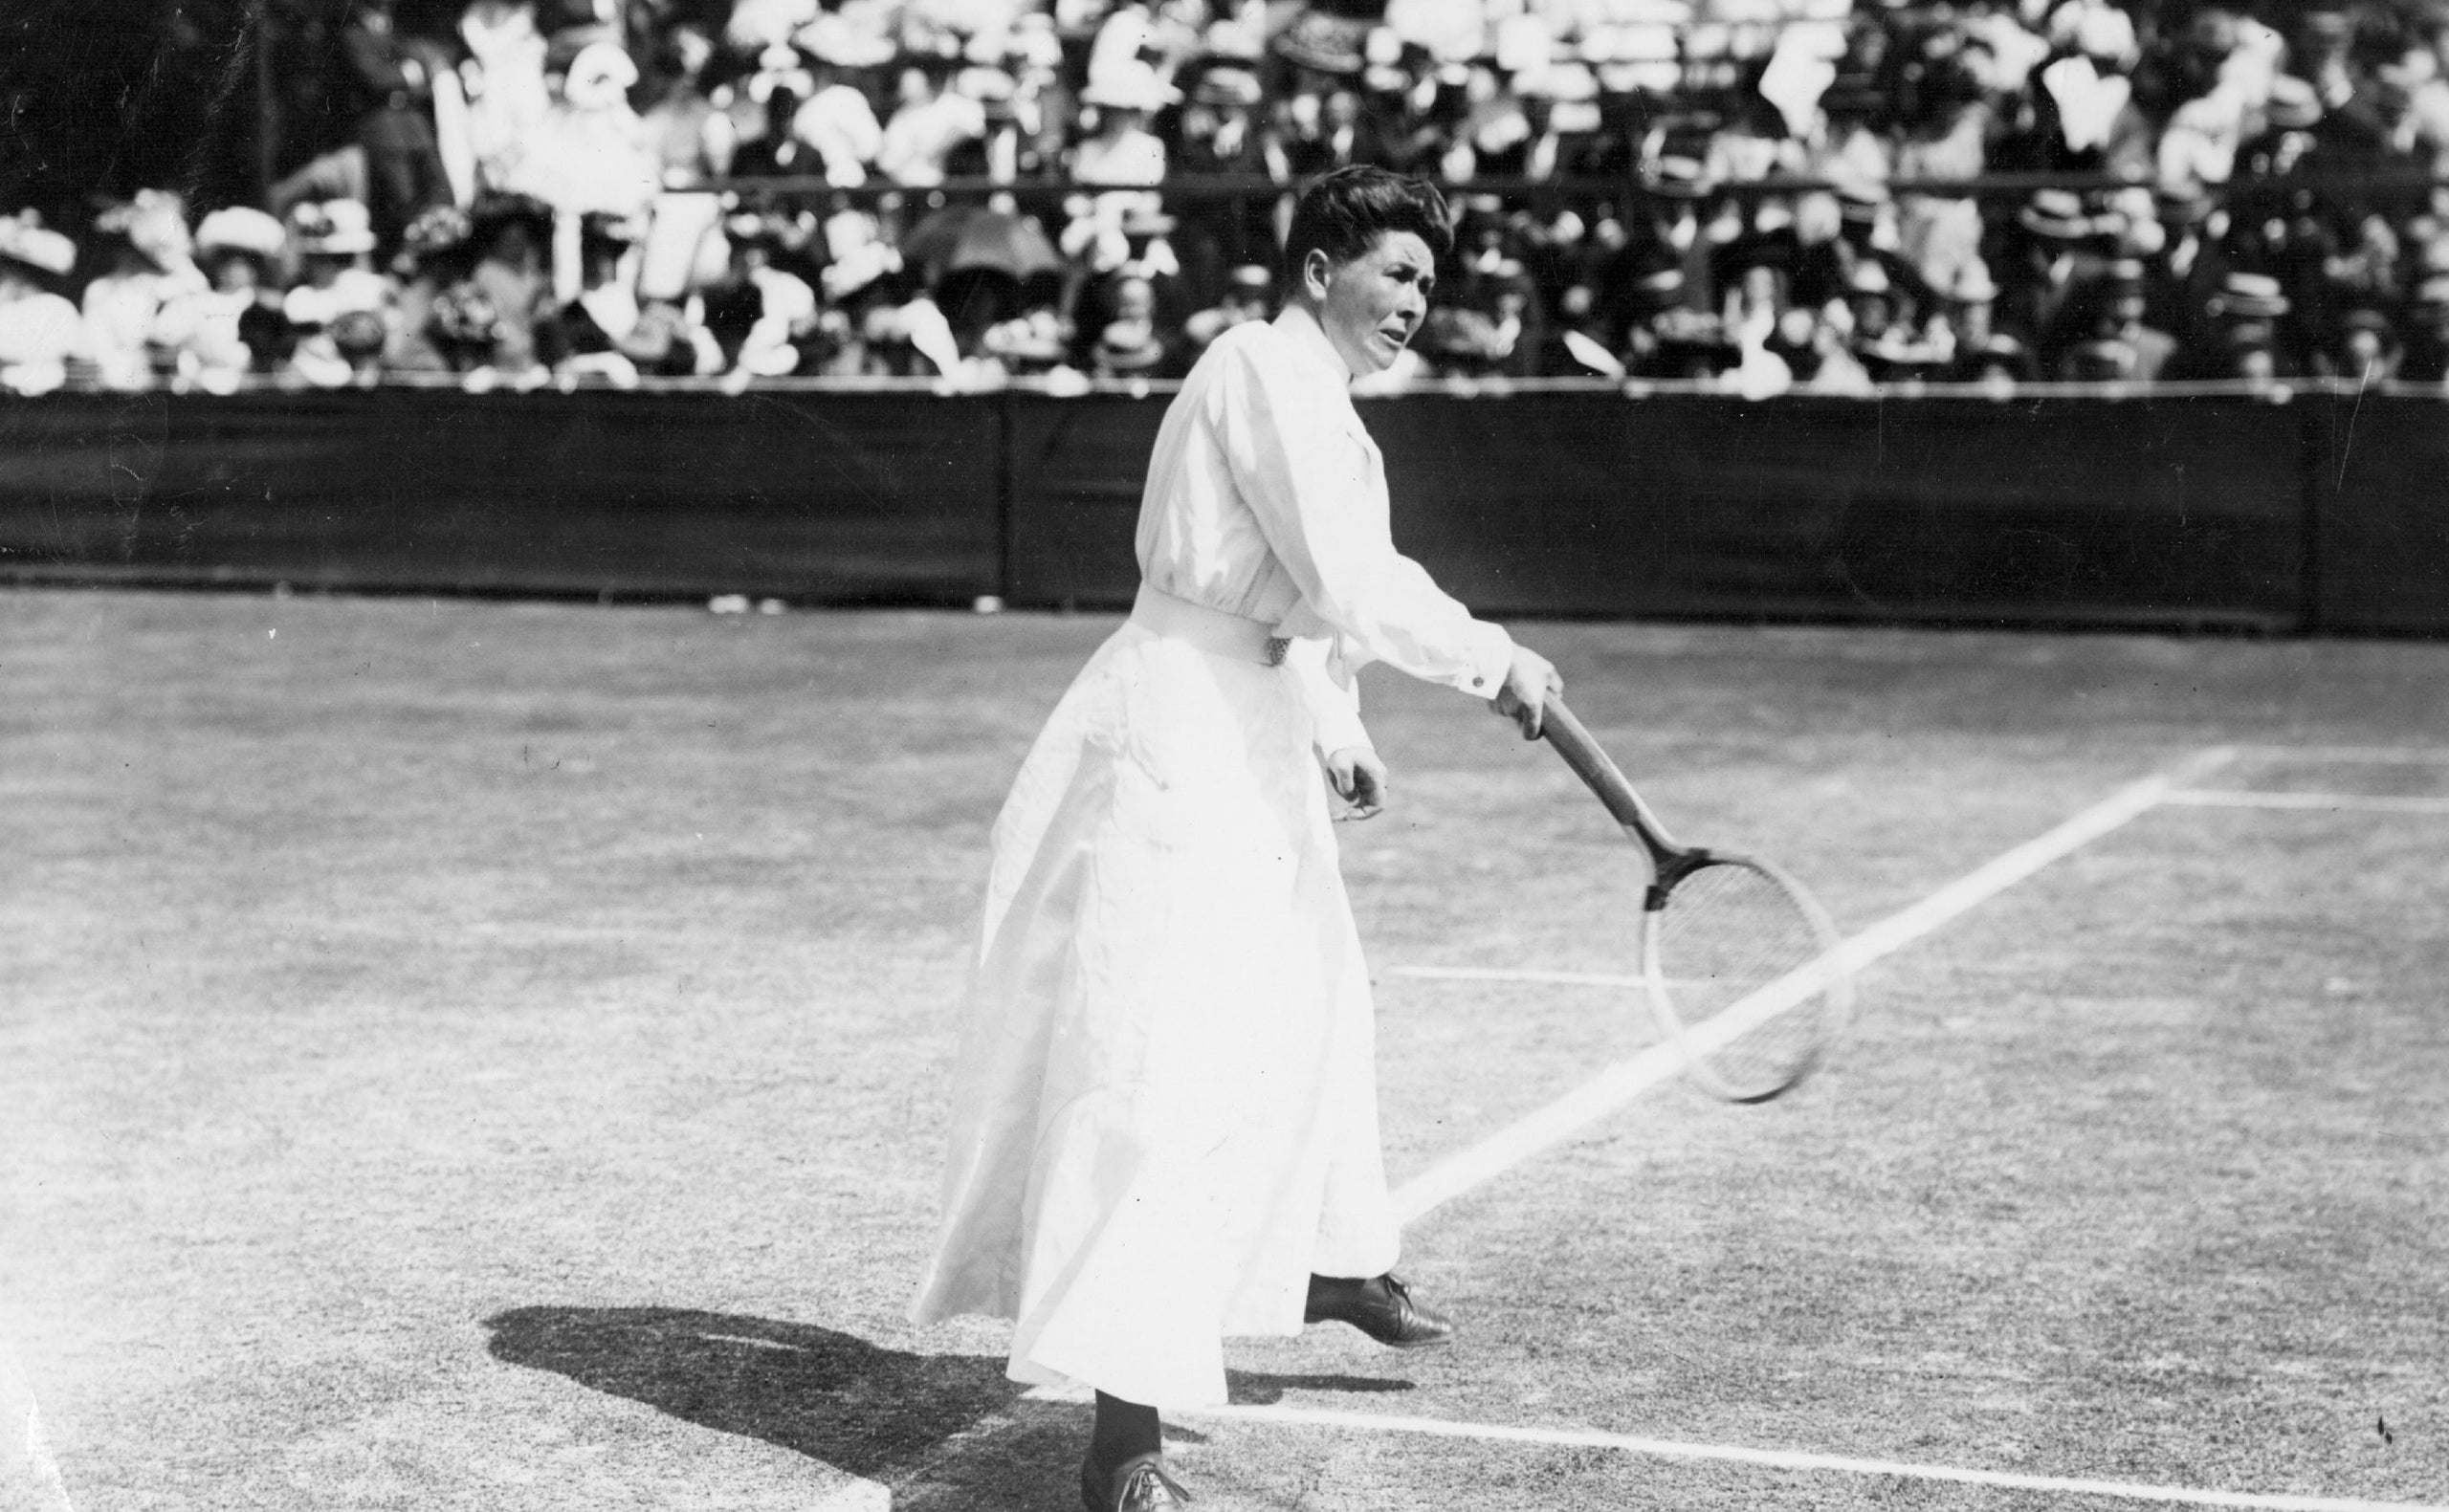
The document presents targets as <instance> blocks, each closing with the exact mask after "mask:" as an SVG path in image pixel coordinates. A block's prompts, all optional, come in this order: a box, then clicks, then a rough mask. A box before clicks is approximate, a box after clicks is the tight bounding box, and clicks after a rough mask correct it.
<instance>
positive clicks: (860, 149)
mask: <svg viewBox="0 0 2449 1512" xmlns="http://www.w3.org/2000/svg"><path fill="white" fill-rule="evenodd" d="M1047 3H1048V0H840V3H838V4H829V5H825V6H821V5H820V4H819V3H818V0H729V3H724V0H709V4H706V5H699V6H696V7H694V8H693V7H692V6H690V5H688V4H685V3H684V0H629V3H628V4H626V6H625V5H624V4H623V3H621V0H472V3H470V4H468V5H467V6H466V8H465V10H464V11H461V12H459V13H458V14H457V16H456V19H455V24H452V25H450V26H447V27H434V28H430V29H428V30H426V31H424V32H419V31H418V30H415V29H413V28H411V27H409V26H408V25H406V24H404V23H403V22H402V21H401V20H400V18H399V17H397V16H396V15H395V14H394V11H393V0H353V4H352V5H351V8H350V11H349V17H348V21H347V24H346V25H345V26H344V27H343V28H342V31H341V32H340V33H339V38H340V46H339V49H338V53H337V55H336V56H335V58H334V59H333V62H332V66H333V68H334V69H335V71H336V73H337V76H338V77H339V78H340V79H341V80H342V82H343V83H345V84H346V85H347V86H348V88H350V89H352V90H354V91H355V94H354V97H353V98H354V100H355V107H354V110H353V120H354V129H353V131H352V132H351V134H350V135H349V137H348V138H347V140H345V141H342V142H333V143H330V144H329V146H330V150H328V151H325V152H322V153H320V155H318V156H316V157H314V158H313V159H312V161H309V162H306V163H303V164H299V165H298V166H297V168H296V169H295V171H293V172H290V173H289V174H287V176H285V177H284V178H282V179H281V180H280V181H279V182H278V183H276V184H275V185H273V186H270V189H269V193H268V196H267V200H266V202H265V203H264V204H262V205H253V206H216V207H198V206H191V205H189V204H187V203H186V202H185V201H184V200H183V199H182V198H181V196H179V195H178V194H176V193H174V192H171V191H169V190H146V191H143V192H141V193H138V194H136V195H135V196H133V197H132V198H130V199H128V200H126V201H124V202H121V203H117V204H111V205H108V206H104V207H99V208H98V211H97V213H96V214H94V215H93V216H92V217H91V218H90V221H89V223H88V224H85V225H83V226H80V227H77V228H73V230H75V231H76V233H77V234H76V235H74V236H73V237H72V236H71V235H70V234H67V231H66V230H63V229H59V228H55V227H50V226H45V225H43V224H41V222H40V221H39V219H38V218H37V217H35V216H33V215H32V214H31V213H23V214H20V215H18V216H15V217H13V218H0V384H5V385H6V386H7V387H8V388H11V389H13V390H15V391H18V392H39V391H41V390H43V389H45V388H49V387H55V386H58V385H59V384H61V383H90V384H95V385H99V386H104V387H110V388H118V389H134V388H143V387H148V386H154V385H165V386H170V387H201V388H204V389H207V390H215V391H227V390H229V389H232V388H235V387H237V386H240V385H241V384H243V383H248V382H250V381H251V379H252V380H254V381H259V382H274V383H294V384H298V385H311V386H322V387H330V386H340V385H346V384H356V383H370V382H377V381H380V380H381V379H382V378H384V377H385V376H386V375H394V374H426V375H434V376H435V377H436V378H437V379H443V380H447V381H451V382H456V383H462V384H465V385H467V386H469V387H472V388H480V387H486V386H492V385H495V384H503V385H510V386H532V385H534V384H538V383H551V382H560V383H577V382H586V383H616V384H626V383H633V382H635V381H637V380H638V379H639V378H641V377H649V376H695V377H707V378H719V379H722V380H723V381H725V382H729V383H749V382H753V381H756V380H758V379H761V378H777V377H783V376H787V375H817V376H841V377H863V376H904V377H926V378H931V379H934V380H936V381H938V382H940V383H966V384H982V383H994V382H998V381H1001V380H1004V379H1007V378H1011V377H1030V376H1035V377H1042V378H1046V379H1048V380H1049V381H1053V382H1058V383H1064V382H1085V381H1087V380H1089V379H1096V378H1105V379H1132V378H1161V377H1168V376H1176V375H1179V374H1180V373H1181V372H1183V371H1185V370H1186V369H1187V368H1188V366H1189V364H1190V362H1192V361H1194V360H1195V359H1196V357H1197V355H1198V352H1199V351H1200V349H1201V348H1202V346H1203V344H1204V343H1205V342H1206V341H1208V340H1213V338H1214V336H1215V335H1216V333H1217V332H1219V331H1221V330H1223V329H1225V328H1227V327H1228V326H1230V325H1232V324H1234V323H1236V322H1238V321H1241V320H1246V319H1253V318H1265V317H1266V316H1267V315H1268V314H1269V311H1270V310H1271V308H1272V307H1273V304H1274V303H1275V301H1276V299H1277V297H1278V294H1277V290H1276V288H1275V274H1274V271H1273V268H1272V264H1273V261H1274V258H1273V250H1274V246H1275V240H1276V236H1277V234H1278V227H1279V223H1280V218H1281V217H1282V215H1283V214H1284V213H1285V208H1286V203H1285V197H1284V195H1283V194H1282V193H1281V192H1280V190H1278V189H1277V188H1276V187H1275V186H1284V185H1291V184H1294V183H1297V182H1298V181H1299V180H1300V179H1302V178H1304V177H1306V176H1308V175H1311V174H1313V173H1316V172H1319V171H1322V170H1325V169H1328V168H1331V167H1335V166H1337V165H1340V164H1348V163H1375V164H1383V165H1386V166H1390V167H1394V168H1397V169H1401V170H1404V171H1409V172H1416V173H1421V174H1424V175H1427V176H1430V177H1432V178H1434V179H1437V180H1438V181H1440V182H1441V183H1443V184H1445V186H1447V187H1448V191H1449V195H1450V197H1451V200H1452V204H1453V207H1454V209H1455V212H1456V228H1455V230H1456V243H1455V249H1454V252H1453V255H1452V257H1451V259H1450V260H1449V262H1448V265H1447V266H1446V268H1445V270H1444V274H1443V278H1442V283H1443V287H1442V288H1441V290H1440V296H1439V299H1438V302H1437V308H1436V310H1435V312H1434V314H1433V315H1432V317H1431V319H1430V322H1429V324H1428V325H1427V327H1426V328H1425V329H1424V330H1423V333H1422V336H1421V338H1420V340H1418V341H1417V342H1416V343H1415V350H1414V351H1413V352H1412V353H1411V354H1409V355H1407V357H1406V359H1405V361H1404V362H1403V363H1402V364H1401V365H1400V366H1399V368H1398V369H1397V370H1396V371H1395V372H1394V373H1392V374H1389V375H1384V376H1383V377H1381V378H1380V379H1379V380H1377V382H1378V383H1380V384H1382V385H1385V386H1400V385H1401V384H1402V383H1407V382H1412V381H1416V380H1418V379H1420V378H1423V377H1454V376H1463V377H1471V378H1479V379H1493V378H1507V379H1519V378H1537V377H1560V376H1582V377H1589V376H1594V375H1596V376H1605V377H1611V378H1626V379H1647V380H1688V381H1694V382H1700V383H1710V384H1715V385H1720V386H1723V387H1726V388H1728V389H1730V390H1732V391H1736V392H1740V393H1743V394H1747V395H1752V396H1765V395H1769V394H1775V393H1778V392H1783V391H1787V390H1789V389H1798V390H1802V391H1817V392H1838V393H1843V392H1853V391H1861V390H1864V389H1867V388H1869V387H1871V386H1872V385H1876V384H1882V383H1916V382H1920V383H1944V382H1975V383H2025V382H2032V381H2036V380H2074V381H2107V382H2128V383H2137V382H2152V381H2168V380H2179V379H2195V380H2217V379H2241V380H2248V381H2251V380H2264V381H2267V380H2274V379H2280V378H2285V377H2289V376H2294V375H2313V376H2336V377H2344V378H2350V379H2359V380H2380V379H2392V378H2395V379H2400V380H2406V381H2414V382H2423V383H2438V382H2440V381H2442V379H2443V377H2444V373H2449V192H2444V191H2443V190H2441V189H2436V188H2435V187H2434V186H2433V181H2434V180H2435V179H2437V178H2440V177H2442V173H2441V170H2442V168H2443V167H2444V165H2449V6H2444V8H2442V9H2423V8H2421V7H2420V6H2416V7H2410V6H2406V5H2393V4H2386V3H2382V0H2354V3H2352V4H2350V5H2347V6H2345V7H2344V8H2342V7H2341V6H2340V5H2339V4H2338V3H2337V0H2306V3H2300V4H2294V5H2291V6H2289V7H2288V8H2287V9H2284V11H2270V10H2259V11H2258V10H2255V9H2252V8H2251V7H2249V6H2246V5H2227V4H2210V3H2205V4H2197V5H2193V6H2191V7H2184V6H2181V5H2178V4H2175V3H2169V0H2163V3H2161V4H2158V5H2148V6H2147V5H2142V4H2138V5H2136V6H2135V7H2133V8H2131V9H2127V8H2121V7H2119V6H2116V5H2112V4H2109V3H2108V0H1954V3H1942V0H1906V3H1902V4H1886V5H1878V6H1874V5H1873V4H1872V3H1871V0H1383V3H1382V6H1377V5H1374V4H1373V3H1372V0H1362V4H1363V5H1364V6H1369V7H1370V8H1369V9H1367V10H1366V11H1365V12H1363V11H1358V10H1356V9H1355V8H1354V7H1353V6H1351V5H1345V6H1342V7H1341V8H1335V7H1331V6H1329V5H1324V4H1320V5H1312V6H1310V7H1308V8H1306V9H1305V8H1303V7H1302V6H1301V5H1299V4H1298V3H1289V0H1272V3H1269V0H1247V3H1244V4H1240V5H1238V6H1237V5H1235V4H1234V3H1233V0H1155V3H1153V4H1152V3H1149V0H1050V5H1051V8H1050V9H1046V8H1043V7H1044V6H1045V4H1047ZM2425 3H2426V4H2430V5H2435V6H2443V5H2444V0H2425ZM2007 175H2024V176H2027V177H2039V178H2041V179H2042V180H2043V182H2044V186H2039V187H2028V188H2026V189H2023V190H2020V191H2018V192H2012V193H2007V192H2000V186H1999V184H1998V182H1997V181H1998V180H1999V178H2000V177H2001V176H2007ZM2013 182H2014V181H2012V180H2010V183H2013ZM1228 186H1238V192H1234V193H1230V194H1227V193H1222V192H1218V190H1219V189H1220V187H1228Z"/></svg>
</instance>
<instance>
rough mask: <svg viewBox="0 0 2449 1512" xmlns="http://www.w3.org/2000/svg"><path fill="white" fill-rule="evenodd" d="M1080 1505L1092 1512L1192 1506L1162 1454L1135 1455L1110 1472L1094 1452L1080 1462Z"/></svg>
mask: <svg viewBox="0 0 2449 1512" xmlns="http://www.w3.org/2000/svg"><path fill="white" fill-rule="evenodd" d="M1080 1504H1081V1505H1082V1506H1085V1507H1087V1508H1088V1509H1089V1512H1165V1509H1166V1508H1169V1507H1186V1506H1188V1505H1190V1493H1189V1492H1187V1491H1185V1490H1183V1489H1182V1488H1181V1487H1180V1485H1179V1484H1177V1483H1176V1482H1175V1480H1174V1478H1173V1477H1171V1476H1169V1475H1167V1474H1165V1457H1164V1456H1162V1455H1134V1456H1133V1457H1130V1458H1129V1459H1126V1460H1124V1461H1123V1462H1122V1463H1120V1464H1118V1465H1116V1466H1114V1469H1112V1470H1111V1471H1109V1470H1106V1469H1104V1468H1102V1467H1100V1466H1099V1465H1098V1463H1097V1457H1096V1455H1095V1454H1094V1453H1092V1454H1091V1455H1090V1456H1089V1457H1088V1458H1086V1459H1083V1460H1081V1461H1080Z"/></svg>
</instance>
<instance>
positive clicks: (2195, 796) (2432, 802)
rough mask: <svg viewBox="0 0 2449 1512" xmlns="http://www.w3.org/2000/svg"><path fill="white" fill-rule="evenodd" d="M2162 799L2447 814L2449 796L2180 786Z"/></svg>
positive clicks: (2179, 803) (2183, 803)
mask: <svg viewBox="0 0 2449 1512" xmlns="http://www.w3.org/2000/svg"><path fill="white" fill-rule="evenodd" d="M2160 801H2161V802H2163V803H2167V804H2171V805H2173V806H2174V807H2178V808H2298V809H2319V810H2322V811H2324V812H2326V813H2327V812H2332V811H2339V810H2349V811H2353V812H2356V813H2365V814H2449V798H2393V797H2387V796H2382V795H2374V794H2364V793H2246V792H2237V791H2233V790H2228V789H2222V788H2179V789H2176V790H2174V791H2172V792H2170V793H2168V794H2165V795H2163V796H2162V798H2161V799H2160Z"/></svg>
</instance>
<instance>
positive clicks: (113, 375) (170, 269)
mask: <svg viewBox="0 0 2449 1512" xmlns="http://www.w3.org/2000/svg"><path fill="white" fill-rule="evenodd" d="M94 231H95V234H96V236H97V238H98V239H99V241H100V243H101V245H102V247H103V248H104V249H105V252H106V254H107V255H108V256H109V258H110V267H109V270H108V271H107V272H105V273H104V274H102V275H101V276H99V277H98V278H96V279H94V280H93V281H92V282H90V283H88V284H86V285H85V295H84V300H83V309H84V318H85V335H86V341H87V349H88V352H89V354H90V355H91V356H92V358H93V360H94V364H95V366H96V368H97V369H98V371H99V375H100V381H101V383H102V386H104V387H106V388H121V389H139V388H149V387H151V386H152V384H153V382H154V378H155V373H154V352H155V349H156V347H157V346H159V345H160V344H161V343H160V341H159V340H158V339H159V336H160V333H159V331H158V330H157V329H156V327H157V325H158V322H159V321H160V319H161V316H162V309H163V306H164V305H165V304H167V303H169V302H170V301H172V300H174V299H179V298H183V297H185V296H188V295H192V294H197V293H200V292H202V290H203V289H204V288H205V277H204V274H202V273H201V272H200V271H199V270H198V269H197V268H196V266H195V262H194V259H193V242H192V239H191V238H190V237H189V235H188V223H187V209H186V205H185V203H184V202H183V201H181V200H180V198H179V196H177V195H176V194H172V193H170V192H168V191H167V190H165V189H143V190H139V191H138V193H137V194H136V197H135V198H133V199H131V200H129V201H127V202H126V203H124V204H121V205H114V206H112V207H110V208H107V209H105V210H104V211H102V213H101V214H100V215H99V216H96V217H95V219H94Z"/></svg>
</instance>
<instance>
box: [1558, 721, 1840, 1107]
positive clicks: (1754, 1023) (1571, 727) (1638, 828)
mask: <svg viewBox="0 0 2449 1512" xmlns="http://www.w3.org/2000/svg"><path fill="white" fill-rule="evenodd" d="M1541 733H1542V734H1544V735H1545V736H1546V737H1547V740H1548V743H1549V744H1550V745H1552V746H1555V748H1556V754H1557V755H1558V756H1563V757H1564V758H1565V764H1566V765H1567V766H1569V767H1572V768H1573V770H1574V774H1575V775H1576V776H1577V777H1578V778H1581V779H1582V781H1584V782H1586V783H1588V784H1589V786H1590V790H1591V791H1592V792H1593V793H1596V794H1598V795H1599V801H1600V802H1601V803H1604V804H1605V805H1607V812H1608V813H1609V814H1610V815H1612V816H1614V818H1615V820H1616V822H1617V823H1619V824H1622V826H1623V827H1624V833H1626V834H1627V835H1630V836H1631V837H1632V838H1633V839H1634V840H1635V841H1636V842H1637V843H1638V844H1640V845H1641V847H1642V850H1643V852H1644V854H1645V855H1646V856H1647V858H1648V860H1649V868H1650V882H1649V887H1648V889H1647V890H1646V891H1645V892H1644V895H1643V899H1642V969H1641V975H1642V982H1643V987H1644V995H1645V996H1646V997H1648V999H1649V1006H1650V1012H1651V1014H1652V1015H1653V1016H1654V1017H1655V1018H1656V1019H1657V1020H1658V1027H1659V1032H1660V1033H1661V1034H1663V1035H1665V1036H1666V1039H1667V1040H1669V1041H1672V1042H1674V1043H1675V1044H1676V1045H1677V1046H1678V1047H1680V1048H1681V1049H1682V1051H1683V1053H1684V1059H1685V1062H1686V1063H1687V1065H1688V1067H1689V1069H1690V1074H1691V1078H1692V1080H1693V1081H1694V1082H1695V1083H1697V1084H1699V1085H1700V1086H1701V1087H1702V1088H1704V1089H1705V1090H1707V1091H1709V1092H1710V1093H1712V1094H1713V1095H1715V1096H1718V1097H1722V1098H1725V1099H1727V1100H1728V1101H1730V1102H1736V1103H1765V1102H1767V1101H1768V1100H1769V1099H1771V1098H1773V1097H1776V1096H1777V1095H1778V1094H1779V1093H1781V1092H1784V1091H1786V1090H1788V1089H1789V1088H1791V1087H1793V1086H1794V1085H1796V1084H1797V1083H1798V1082H1800V1081H1801V1080H1802V1079H1803V1078H1804V1077H1806V1076H1808V1075H1810V1074H1811V1071H1812V1069H1813V1068H1814V1067H1815V1066H1817V1065H1819V1064H1820V1062H1821V1061H1823V1060H1825V1059H1826V1058H1827V1055H1828V1048H1829V1046H1830V1044H1831V1043H1833V1042H1834V1041H1835V1040H1836V1037H1837V1034H1838V1031H1839V1030H1841V1029H1842V1027H1843V1026H1844V1023H1845V1020H1846V1019H1847V1018H1848V1017H1849V1016H1850V1015H1851V1014H1852V1012H1853V1004H1854V987H1853V978H1852V975H1851V974H1850V973H1849V972H1847V971H1846V970H1844V969H1843V967H1842V963H1841V962H1840V961H1838V960H1837V959H1836V958H1835V957H1833V956H1832V954H1831V953H1832V952H1834V951H1835V950H1836V948H1837V945H1838V936H1837V927H1836V925H1835V924H1833V923H1832V922H1830V920H1829V917H1828V910H1827V909H1823V908H1821V907H1820V901H1819V900H1818V899H1816V898H1814V897H1813V896H1812V895H1811V894H1810V892H1808V891H1807V890H1805V889H1804V887H1803V886H1802V884H1801V883H1799V882H1797V881H1796V880H1795V879H1794V878H1793V877H1792V876H1790V875H1788V874H1787V872H1786V871H1785V869H1784V868H1783V867H1780V866H1775V865H1773V864H1772V863H1769V862H1766V861H1762V860H1759V859H1758V858H1756V857H1753V856H1741V855H1732V854H1729V853H1727V852H1724V851H1714V850H1703V849H1701V848H1699V847H1697V846H1686V845H1680V844H1676V842H1675V839H1674V837H1673V836H1671V835H1669V834H1668V833H1667V832H1666V826H1665V825H1663V824H1661V823H1660V822H1658V816H1657V815H1656V814H1654V813H1652V812H1650V807H1649V805H1648V804H1647V803H1645V802H1644V801H1643V800H1642V796H1641V795H1640V794H1639V793H1636V792H1635V791H1633V785H1632V784H1631V783H1630V782H1627V781H1626V780H1624V774H1623V773H1622V772H1620V771H1618V770H1617V769H1616V763H1615V762H1613V761H1611V760H1609V759H1608V757H1607V753H1606V752H1604V751H1601V750H1600V749H1599V742H1597V741H1596V740H1593V739H1592V738H1591V737H1590V732H1589V731H1588V730H1585V729H1583V728H1582V724H1581V721H1580V720H1578V719H1577V718H1575V717H1574V713H1573V711H1572V710H1570V709H1567V708H1566V707H1565V706H1564V703H1563V701H1562V700H1560V699H1555V698H1551V699H1549V700H1548V701H1547V708H1546V713H1545V714H1544V716H1543V722H1542V729H1541Z"/></svg>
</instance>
